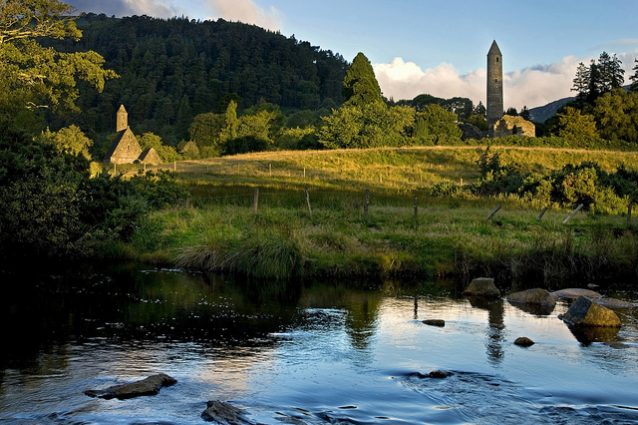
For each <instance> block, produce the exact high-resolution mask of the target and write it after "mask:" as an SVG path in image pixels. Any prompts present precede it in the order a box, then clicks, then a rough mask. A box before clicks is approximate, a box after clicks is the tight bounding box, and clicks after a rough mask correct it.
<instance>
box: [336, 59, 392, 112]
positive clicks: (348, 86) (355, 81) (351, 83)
mask: <svg viewBox="0 0 638 425" xmlns="http://www.w3.org/2000/svg"><path fill="white" fill-rule="evenodd" d="M343 98H344V100H345V101H346V103H347V104H348V105H353V106H363V105H367V104H370V103H376V102H382V101H383V98H382V96H381V88H380V87H379V83H378V82H377V77H376V76H375V75H374V70H373V69H372V65H371V64H370V61H369V60H368V58H367V57H366V56H365V55H364V54H363V53H361V52H359V53H358V54H357V56H356V57H355V58H354V60H353V61H352V65H350V68H348V71H347V72H346V75H345V77H344V78H343Z"/></svg>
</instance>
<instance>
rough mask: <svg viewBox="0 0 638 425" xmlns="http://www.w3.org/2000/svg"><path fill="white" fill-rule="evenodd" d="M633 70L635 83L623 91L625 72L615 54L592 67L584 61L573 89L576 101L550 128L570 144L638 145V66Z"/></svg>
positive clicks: (553, 121) (549, 122) (550, 124)
mask: <svg viewBox="0 0 638 425" xmlns="http://www.w3.org/2000/svg"><path fill="white" fill-rule="evenodd" d="M636 63H638V60H636ZM633 71H634V74H633V75H631V76H630V77H629V80H630V81H631V82H632V84H631V85H630V86H629V87H628V88H624V87H623V84H624V82H625V77H624V73H625V71H624V69H622V62H621V61H620V59H618V57H617V56H616V55H613V56H611V55H609V54H608V53H606V52H603V53H601V54H600V57H599V58H598V60H592V61H591V62H590V65H589V66H586V65H585V64H584V63H582V62H581V63H580V64H579V65H578V68H577V69H576V75H575V77H574V80H573V83H574V85H573V87H572V90H573V91H576V92H577V93H578V95H577V96H576V100H575V101H574V102H571V103H570V104H568V105H566V106H565V107H563V108H561V110H560V111H559V112H558V114H557V115H556V116H555V117H554V118H552V119H551V120H549V121H548V123H547V126H548V127H549V128H550V129H551V131H552V132H553V133H554V134H557V135H558V136H561V137H563V138H565V139H566V140H568V141H574V142H577V141H578V142H583V141H584V142H587V143H596V141H599V142H602V140H607V141H612V142H628V143H631V144H638V65H636V66H634V68H633Z"/></svg>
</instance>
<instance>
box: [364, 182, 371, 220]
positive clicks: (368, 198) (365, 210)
mask: <svg viewBox="0 0 638 425" xmlns="http://www.w3.org/2000/svg"><path fill="white" fill-rule="evenodd" d="M369 206H370V190H368V189H366V192H365V200H364V202H363V216H364V217H365V219H366V221H367V220H368V207H369Z"/></svg>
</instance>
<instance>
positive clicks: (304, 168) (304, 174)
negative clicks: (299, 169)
mask: <svg viewBox="0 0 638 425" xmlns="http://www.w3.org/2000/svg"><path fill="white" fill-rule="evenodd" d="M303 178H304V179H305V178H306V167H303Z"/></svg>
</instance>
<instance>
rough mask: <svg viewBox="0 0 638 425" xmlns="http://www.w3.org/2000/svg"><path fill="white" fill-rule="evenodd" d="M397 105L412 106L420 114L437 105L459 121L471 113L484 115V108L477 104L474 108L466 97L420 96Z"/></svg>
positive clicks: (399, 102)
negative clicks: (453, 114) (430, 106)
mask: <svg viewBox="0 0 638 425" xmlns="http://www.w3.org/2000/svg"><path fill="white" fill-rule="evenodd" d="M396 104H397V105H402V106H412V107H414V108H415V109H416V110H417V111H419V112H421V111H423V110H425V108H426V107H427V106H429V105H439V106H441V107H443V108H445V109H447V110H448V111H450V112H453V113H455V114H456V116H457V117H459V119H466V118H468V117H469V116H470V115H472V114H473V113H476V114H479V115H485V112H486V111H485V106H483V104H482V103H480V102H479V104H478V105H477V107H476V108H474V104H473V103H472V100H470V99H468V98H466V97H453V98H450V99H443V98H440V97H435V96H432V95H429V94H420V95H418V96H417V97H415V98H414V99H412V100H401V101H398V102H396Z"/></svg>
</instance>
